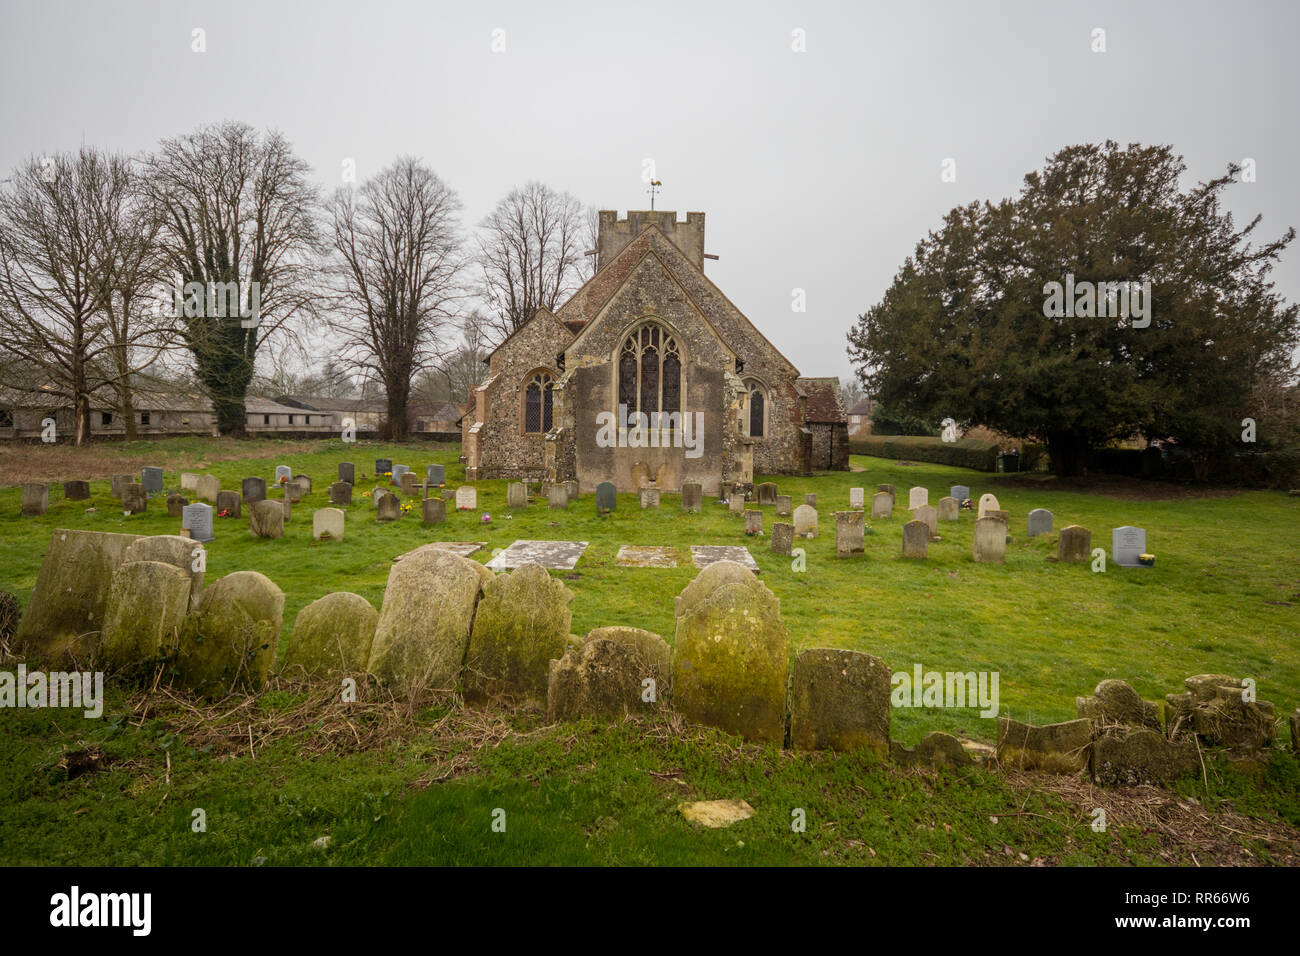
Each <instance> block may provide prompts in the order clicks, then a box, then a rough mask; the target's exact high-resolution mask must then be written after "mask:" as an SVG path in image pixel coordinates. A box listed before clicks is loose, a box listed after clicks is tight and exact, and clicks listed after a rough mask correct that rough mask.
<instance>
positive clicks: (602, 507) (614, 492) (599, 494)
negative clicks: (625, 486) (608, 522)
mask: <svg viewBox="0 0 1300 956" xmlns="http://www.w3.org/2000/svg"><path fill="white" fill-rule="evenodd" d="M617 507H618V489H617V488H615V487H614V485H613V484H612V483H611V482H608V481H602V482H601V483H600V484H599V485H597V486H596V514H604V513H605V512H607V511H613V510H614V509H615V508H617Z"/></svg>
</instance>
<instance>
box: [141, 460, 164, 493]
mask: <svg viewBox="0 0 1300 956" xmlns="http://www.w3.org/2000/svg"><path fill="white" fill-rule="evenodd" d="M140 484H141V485H143V486H144V493H145V494H147V495H160V494H162V485H163V470H162V469H161V468H153V467H150V466H149V465H146V466H145V467H143V468H141V469H140Z"/></svg>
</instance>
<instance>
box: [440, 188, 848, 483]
mask: <svg viewBox="0 0 1300 956" xmlns="http://www.w3.org/2000/svg"><path fill="white" fill-rule="evenodd" d="M595 251H596V274H595V275H594V276H593V277H592V278H591V279H589V280H588V281H587V282H586V284H584V285H583V286H582V287H581V288H580V289H578V290H577V292H575V293H574V294H573V296H572V297H571V298H570V299H569V300H568V301H567V302H565V303H564V305H563V306H561V307H560V308H559V309H558V311H556V312H555V313H554V314H552V313H551V312H549V311H547V310H545V309H542V310H539V311H538V312H537V313H536V314H534V315H533V317H532V318H531V319H529V320H528V321H527V322H526V323H524V324H523V325H522V326H520V327H519V328H518V329H517V330H515V332H514V333H513V334H512V335H511V336H510V337H509V338H507V339H506V340H505V341H504V342H502V343H501V344H500V345H499V346H497V348H496V350H495V351H493V352H492V354H491V355H490V356H489V357H488V359H487V365H488V375H487V378H486V379H485V380H484V381H483V382H481V383H480V384H479V385H477V386H475V387H474V388H473V389H471V390H470V395H469V412H468V414H466V415H465V417H464V419H463V420H462V441H463V445H462V447H463V453H464V456H465V463H466V477H467V478H468V479H470V480H474V479H477V478H516V479H528V478H531V479H542V480H549V481H568V480H576V481H577V482H578V486H579V489H580V490H582V491H594V490H595V488H596V486H597V485H598V484H600V483H601V482H603V481H610V482H613V483H614V484H615V485H616V486H617V487H618V490H619V491H635V490H637V489H639V488H642V487H655V488H659V489H661V490H663V491H673V492H675V491H679V490H680V489H681V485H682V483H683V482H699V483H700V484H701V485H702V486H703V491H704V493H705V494H715V495H716V494H718V493H720V491H721V490H722V488H721V486H722V485H723V483H724V482H726V483H741V484H747V483H750V482H752V481H753V478H754V474H755V472H758V473H761V474H791V475H806V474H810V473H812V472H814V471H827V470H841V471H844V470H847V469H848V424H847V419H846V416H845V413H844V408H843V406H842V404H841V402H840V386H839V380H838V379H836V378H804V377H802V376H801V375H800V374H799V370H798V369H797V368H795V367H794V365H793V364H791V362H790V360H789V359H787V358H786V357H785V356H784V355H782V354H781V353H780V352H779V351H777V349H776V347H775V346H774V345H773V344H772V343H771V342H769V341H768V340H767V339H766V338H765V337H764V336H763V334H762V333H761V332H760V331H759V330H758V329H757V328H755V327H754V325H753V323H751V322H750V321H749V319H747V318H746V317H745V316H744V315H743V314H742V313H741V311H740V310H739V309H737V308H736V307H735V306H734V305H733V304H732V303H731V302H730V300H728V299H727V297H726V296H725V295H723V294H722V292H721V291H720V290H719V289H718V287H717V286H715V285H714V284H713V283H712V282H710V281H709V280H708V278H706V277H705V275H704V259H705V258H706V255H705V252H704V213H702V212H691V213H687V214H686V220H685V221H684V222H679V221H678V220H677V213H676V212H667V211H639V212H629V213H628V214H627V218H626V219H619V218H618V213H617V212H614V211H610V210H604V211H602V212H601V213H600V228H599V233H598V238H597V248H596V250H595ZM647 424H648V425H649V427H646V425H647Z"/></svg>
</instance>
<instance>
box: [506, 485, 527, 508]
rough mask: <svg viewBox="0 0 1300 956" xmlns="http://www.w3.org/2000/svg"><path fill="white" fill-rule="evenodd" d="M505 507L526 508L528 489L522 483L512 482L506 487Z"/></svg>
mask: <svg viewBox="0 0 1300 956" xmlns="http://www.w3.org/2000/svg"><path fill="white" fill-rule="evenodd" d="M506 507H507V508H526V507H528V487H527V486H526V485H525V484H524V483H523V482H522V481H512V482H510V484H508V485H506Z"/></svg>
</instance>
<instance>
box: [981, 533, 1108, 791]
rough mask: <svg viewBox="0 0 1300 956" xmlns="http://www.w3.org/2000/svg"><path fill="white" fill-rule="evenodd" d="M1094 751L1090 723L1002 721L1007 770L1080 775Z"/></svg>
mask: <svg viewBox="0 0 1300 956" xmlns="http://www.w3.org/2000/svg"><path fill="white" fill-rule="evenodd" d="M983 520H985V519H983V518H981V519H980V521H983ZM976 526H977V527H978V522H976ZM1091 749H1092V721H1090V720H1067V721H1064V722H1063V723H1059V724H1045V725H1043V726H1041V727H1034V726H1032V725H1030V724H1024V723H1021V722H1020V721H1018V720H1011V719H1010V718H1008V717H999V718H998V762H999V763H1001V764H1002V766H1004V767H1009V768H1012V769H1015V770H1039V771H1042V772H1043V773H1064V774H1076V773H1079V772H1081V771H1082V770H1084V769H1085V768H1086V767H1087V766H1088V756H1089V752H1090V751H1091Z"/></svg>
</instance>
